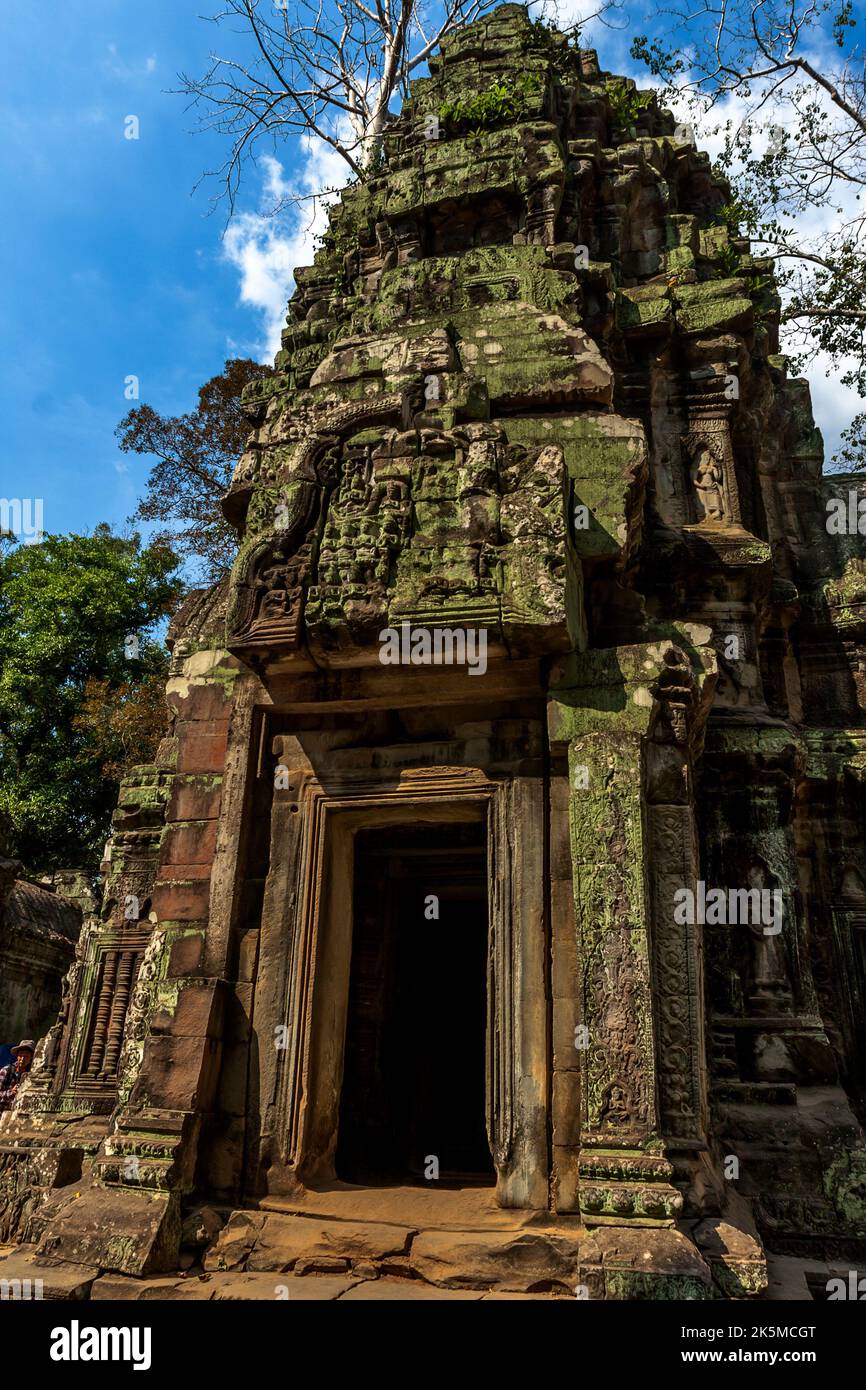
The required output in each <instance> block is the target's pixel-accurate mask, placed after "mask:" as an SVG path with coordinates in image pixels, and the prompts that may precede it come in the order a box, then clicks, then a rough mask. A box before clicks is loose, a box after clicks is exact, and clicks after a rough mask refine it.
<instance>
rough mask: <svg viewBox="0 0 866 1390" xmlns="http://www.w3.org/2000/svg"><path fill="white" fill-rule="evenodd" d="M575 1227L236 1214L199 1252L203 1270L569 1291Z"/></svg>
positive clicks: (574, 1277)
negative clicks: (437, 1224)
mask: <svg viewBox="0 0 866 1390" xmlns="http://www.w3.org/2000/svg"><path fill="white" fill-rule="evenodd" d="M583 1235H585V1232H584V1231H583V1230H582V1229H581V1228H580V1227H579V1226H578V1225H576V1224H575V1225H567V1226H565V1227H564V1228H557V1227H556V1226H553V1227H549V1226H548V1227H541V1226H533V1225H526V1224H518V1222H515V1223H513V1224H512V1225H511V1226H510V1227H509V1228H507V1229H494V1228H490V1227H489V1226H481V1227H476V1228H464V1229H454V1228H448V1229H438V1228H437V1229H431V1228H429V1227H428V1228H424V1227H422V1226H420V1225H418V1226H411V1225H396V1224H387V1223H384V1222H379V1221H363V1220H337V1219H334V1218H329V1217H322V1216H318V1215H313V1214H309V1215H299V1214H290V1213H277V1212H272V1211H236V1212H234V1213H233V1214H232V1216H231V1218H230V1219H229V1221H228V1222H227V1223H226V1225H225V1226H224V1227H223V1229H222V1231H220V1233H219V1235H218V1237H217V1239H216V1240H215V1242H214V1243H213V1244H212V1245H211V1246H210V1248H209V1249H208V1250H207V1251H206V1253H205V1255H204V1259H203V1267H204V1270H205V1271H206V1272H207V1273H229V1272H234V1271H237V1272H238V1273H247V1274H253V1273H256V1274H264V1273H267V1274H279V1273H283V1274H286V1273H293V1274H295V1275H299V1276H302V1277H303V1276H305V1275H308V1274H317V1275H331V1276H349V1275H355V1276H356V1277H359V1278H366V1279H369V1278H371V1277H379V1276H385V1277H394V1276H399V1277H402V1278H404V1279H406V1280H410V1281H412V1280H420V1281H424V1282H425V1283H427V1284H428V1285H433V1286H435V1287H436V1288H440V1289H443V1288H444V1289H474V1290H476V1291H478V1292H480V1293H484V1292H494V1291H495V1292H507V1293H534V1292H545V1293H559V1294H561V1295H562V1296H571V1297H573V1296H574V1290H575V1288H576V1286H577V1284H578V1282H579V1280H578V1255H579V1244H578V1242H579V1238H580V1237H582V1236H583Z"/></svg>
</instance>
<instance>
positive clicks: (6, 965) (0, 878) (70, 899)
mask: <svg viewBox="0 0 866 1390" xmlns="http://www.w3.org/2000/svg"><path fill="white" fill-rule="evenodd" d="M92 907H93V896H92V892H91V890H90V887H89V885H88V884H87V883H86V881H85V876H84V874H81V873H76V871H75V870H71V869H68V870H62V871H58V873H57V874H55V876H54V881H53V882H51V883H49V882H48V881H45V882H41V883H34V882H33V880H32V879H29V878H27V877H26V876H25V875H24V868H23V865H22V864H21V863H19V861H18V860H16V859H0V1040H2V1041H3V1042H5V1043H10V1044H15V1043H17V1042H19V1041H20V1039H21V1038H27V1037H38V1036H39V1035H40V1034H41V1033H44V1032H45V1031H46V1030H47V1029H48V1027H49V1025H50V1024H52V1023H53V1022H54V1017H55V1015H56V1013H57V1006H58V1004H59V1002H60V994H61V982H62V980H63V977H64V975H65V974H66V972H67V970H68V969H69V966H70V964H71V962H72V957H73V955H74V953H75V943H76V941H77V940H78V936H79V933H80V931H81V923H82V917H83V915H84V914H86V913H87V912H88V911H89V910H91V909H92Z"/></svg>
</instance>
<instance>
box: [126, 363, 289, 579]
mask: <svg viewBox="0 0 866 1390" xmlns="http://www.w3.org/2000/svg"><path fill="white" fill-rule="evenodd" d="M270 373H271V368H270V367H266V366H262V364H261V363H259V362H252V361H250V360H249V359H248V358H233V359H230V360H229V361H228V362H226V364H225V367H224V369H223V371H222V372H220V373H219V374H218V375H217V376H214V377H211V379H210V381H206V382H205V384H204V386H202V388H201V390H200V391H199V393H198V405H197V407H196V409H195V410H192V411H189V412H188V413H187V414H186V415H165V416H163V415H160V414H158V412H157V411H156V410H154V409H153V407H152V406H150V405H139V406H136V407H135V408H134V409H133V410H130V412H129V414H128V415H126V416H125V417H124V419H123V420H121V422H120V424H119V425H118V427H117V431H116V433H117V437H118V440H119V441H120V447H121V449H122V450H123V451H124V453H133V454H142V455H144V456H145V457H149V458H153V459H155V460H156V461H155V463H154V464H153V467H152V468H151V471H150V476H149V477H148V480H147V490H146V492H145V495H144V497H143V498H142V500H141V501H140V502H139V504H138V508H137V509H136V511H135V514H134V515H133V517H132V520H133V521H156V522H160V523H162V525H161V529H159V530H158V531H157V533H156V536H155V539H156V540H157V541H159V542H161V543H162V544H164V545H167V546H169V547H170V548H171V549H172V550H173V551H174V552H175V554H177V555H179V556H180V557H181V558H182V559H183V560H185V561H187V562H188V563H189V564H190V566H191V569H192V571H193V574H194V577H195V579H196V580H197V581H199V582H203V583H205V584H210V583H213V582H214V580H217V579H220V578H222V576H223V575H225V574H227V573H228V571H229V569H230V568H231V564H232V560H233V559H234V556H235V551H236V549H237V537H236V536H235V533H234V531H233V530H232V528H231V527H230V526H229V524H228V522H227V521H226V520H225V519H224V517H223V514H222V512H221V511H220V505H219V504H220V498H221V497H222V496H223V494H224V493H225V492H226V491H227V490H228V486H229V483H230V482H231V476H232V471H233V469H234V466H235V464H236V463H237V461H238V459H239V458H240V456H241V454H242V453H243V451H244V445H245V443H246V439H247V435H248V434H249V432H250V424H249V420H248V419H247V418H246V417H245V415H244V413H243V411H242V409H241V393H242V391H243V389H244V387H245V386H247V385H249V383H250V382H253V381H259V380H260V379H261V378H262V377H265V376H269V375H270Z"/></svg>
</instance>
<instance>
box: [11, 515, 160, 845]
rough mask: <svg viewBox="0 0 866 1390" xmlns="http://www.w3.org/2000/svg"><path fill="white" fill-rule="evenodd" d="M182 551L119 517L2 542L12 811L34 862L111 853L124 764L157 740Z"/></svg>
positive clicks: (16, 837) (15, 839)
mask: <svg viewBox="0 0 866 1390" xmlns="http://www.w3.org/2000/svg"><path fill="white" fill-rule="evenodd" d="M177 565H178V562H177V558H176V557H175V556H174V555H173V554H172V553H171V551H170V550H168V549H167V548H166V547H165V546H163V545H158V544H150V545H147V546H142V544H141V542H140V540H139V538H138V537H137V536H132V537H128V538H127V537H121V536H117V535H115V534H114V533H113V532H112V531H111V529H110V528H109V527H108V526H97V527H96V529H95V531H94V532H93V534H92V535H68V536H55V535H47V536H46V537H45V539H44V541H43V542H42V544H39V545H19V546H17V547H14V548H12V547H8V546H7V547H3V548H2V550H0V824H2V825H4V826H5V828H6V839H7V847H8V851H9V852H10V853H12V854H13V855H14V856H15V857H16V858H19V859H21V860H23V861H24V862H25V863H26V864H27V866H28V868H29V869H31V870H39V871H42V870H47V869H52V868H56V867H59V866H64V865H76V864H91V865H94V864H96V863H98V861H99V855H100V850H101V847H102V844H103V842H104V839H105V836H106V834H107V831H108V828H109V824H110V818H111V811H112V808H113V807H114V804H115V802H116V799H117V782H116V778H117V777H118V776H119V775H122V773H123V772H124V771H125V770H126V768H127V767H129V766H132V765H134V764H136V763H140V762H147V761H148V759H150V758H151V757H152V755H153V753H154V751H155V747H156V743H157V742H158V740H159V738H160V737H161V735H162V733H163V730H164V728H165V725H166V722H167V719H166V712H165V707H164V705H163V707H162V710H161V712H160V711H159V709H158V706H157V704H156V691H157V690H158V691H159V698H160V701H161V699H162V688H163V686H164V682H165V673H166V661H167V654H166V651H165V648H164V646H163V644H162V642H161V641H159V639H158V630H159V626H160V624H161V623H162V622H163V621H164V619H165V617H166V615H167V614H168V613H170V612H171V611H172V610H173V608H174V606H175V604H176V603H177V600H178V597H179V595H180V591H181V585H180V583H179V580H178V578H177Z"/></svg>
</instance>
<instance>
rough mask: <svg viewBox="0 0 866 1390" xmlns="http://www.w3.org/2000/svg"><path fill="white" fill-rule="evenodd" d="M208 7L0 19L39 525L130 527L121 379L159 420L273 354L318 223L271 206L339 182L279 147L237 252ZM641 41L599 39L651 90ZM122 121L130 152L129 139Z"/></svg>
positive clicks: (8, 366)
mask: <svg viewBox="0 0 866 1390" xmlns="http://www.w3.org/2000/svg"><path fill="white" fill-rule="evenodd" d="M214 8H215V6H211V4H210V3H209V0H199V2H198V3H188V0H147V2H146V3H145V4H142V5H130V4H129V3H128V0H54V3H53V4H47V5H46V4H41V5H16V6H14V7H10V6H6V7H4V8H3V10H2V11H0V52H2V54H3V60H2V61H3V67H4V81H3V83H2V90H0V119H2V130H3V137H2V140H0V188H2V189H3V193H4V205H5V206H4V215H3V218H2V220H0V335H2V342H3V344H4V347H5V353H4V358H5V363H4V365H5V370H4V371H3V373H2V375H0V421H2V435H0V496H4V497H41V498H43V499H44V527H45V529H46V530H47V531H59V532H63V531H71V530H84V529H90V528H92V527H93V526H94V525H96V524H97V523H98V522H99V521H110V522H112V523H113V524H115V525H118V526H122V525H123V523H124V522H125V519H126V518H127V517H128V516H129V514H130V513H131V512H132V511H133V509H134V507H135V503H136V500H137V497H138V495H139V494H140V492H141V491H142V489H143V485H144V480H145V478H146V475H147V463H146V461H145V460H143V459H138V458H137V457H135V456H131V455H122V454H121V453H120V452H119V451H118V449H117V446H116V442H115V439H114V429H115V426H116V424H117V422H118V420H119V419H120V418H121V417H122V416H123V415H124V414H125V412H126V411H127V410H128V408H129V405H130V402H129V401H128V400H126V399H125V398H124V386H125V380H126V378H127V377H128V376H130V375H133V374H134V375H135V376H137V377H138V378H139V381H140V392H141V399H142V400H143V401H147V402H148V403H150V404H151V405H153V406H154V407H155V408H156V409H158V410H159V411H160V412H162V413H176V412H180V411H182V410H185V409H189V408H190V407H191V406H192V405H193V404H194V400H195V393H196V390H197V388H198V386H199V385H200V384H201V383H202V382H203V381H204V380H206V379H207V378H208V377H209V376H211V375H213V374H214V373H215V372H217V371H219V370H220V369H221V367H222V364H223V362H224V360H225V358H226V357H227V356H232V355H240V354H248V355H251V356H259V357H266V356H267V354H268V350H269V349H273V347H274V346H275V343H276V340H277V337H278V333H279V326H280V322H281V320H282V317H283V310H284V305H285V300H286V297H287V294H288V291H289V288H290V283H291V269H292V267H293V266H294V265H296V264H303V263H306V262H308V260H309V243H310V228H309V226H308V225H306V222H307V221H308V219H305V223H304V225H301V223H300V222H299V221H298V220H297V219H295V220H294V221H292V219H291V218H289V219H288V220H283V222H281V223H280V222H277V223H275V222H273V221H271V220H269V219H267V218H264V217H263V216H262V215H261V209H262V207H264V206H265V205H266V204H267V201H268V198H269V196H270V197H272V194H273V191H274V190H277V191H279V189H280V188H283V187H285V186H286V184H287V183H288V184H291V185H297V184H298V183H301V184H306V185H307V186H310V185H312V184H313V183H315V182H316V180H317V179H319V178H321V179H323V180H324V181H325V182H333V181H334V172H335V168H334V165H333V162H330V163H329V161H328V160H327V159H326V160H322V159H321V157H319V156H317V155H315V154H312V155H311V154H310V152H309V151H307V150H305V149H304V148H303V147H302V146H300V144H295V145H294V147H290V146H288V145H286V146H283V147H282V148H281V150H280V151H279V154H280V160H281V164H276V163H275V162H274V161H264V162H263V163H262V164H261V166H260V168H259V171H258V174H257V175H256V174H255V173H254V174H253V175H252V176H251V177H250V178H249V179H248V181H247V183H246V185H245V186H244V191H243V196H242V200H241V205H240V209H239V214H238V217H237V218H236V220H235V222H234V224H233V226H232V228H231V229H230V232H229V236H228V239H227V240H226V241H224V240H223V232H224V226H225V215H224V209H222V208H220V209H219V210H217V212H215V213H212V212H211V205H210V198H209V191H213V189H212V188H211V189H210V190H209V189H208V188H207V187H202V188H200V189H199V190H198V192H196V193H193V186H194V184H195V182H196V180H197V179H198V177H199V175H200V174H201V172H202V170H203V169H205V168H207V167H209V166H211V165H213V164H214V163H216V162H218V159H219V156H220V152H221V146H220V145H219V144H218V143H217V141H216V137H213V136H210V135H202V134H193V133H192V128H193V126H194V124H195V117H194V115H193V113H190V112H187V111H185V109H184V100H183V98H182V97H180V96H177V95H174V94H172V92H171V89H172V88H173V87H176V86H177V77H176V74H177V73H178V71H179V70H181V69H184V70H187V71H190V72H195V73H199V72H201V71H202V70H203V69H204V68H205V66H206V63H207V57H208V52H209V49H210V46H211V44H213V43H214V42H215V41H216V36H215V32H214V27H213V26H212V25H209V24H207V23H205V22H204V21H203V20H202V19H200V18H199V13H202V12H208V11H211V12H212V10H213V9H214ZM631 13H632V14H633V13H634V12H633V10H632V11H631ZM631 33H632V26H631V24H627V25H626V27H625V28H624V29H623V30H621V31H620V32H619V33H616V34H612V33H604V32H602V33H600V34H599V35H598V36H597V37H596V42H597V45H598V47H599V49H600V56H601V59H602V63H603V65H604V66H607V67H609V68H613V69H616V70H620V71H628V72H632V73H633V74H634V75H635V76H640V77H641V78H642V74H638V73H637V71H636V69H635V68H634V65H633V64H632V63H631V62H630V60H629V59H628V56H627V52H628V44H629V41H630V37H631ZM642 80H645V79H642ZM129 116H135V117H137V118H138V122H139V138H138V139H137V140H131V139H126V138H125V128H126V118H127V117H129ZM815 382H816V407H817V413H818V416H819V423H821V424H822V426H823V427H824V429H825V435H826V436H827V439H828V443H831V442H832V440H833V438H834V437H835V435H836V434H837V433H838V429H839V428H840V427H841V425H842V424H843V423H844V419H843V418H842V415H841V414H840V410H839V400H838V396H837V395H836V394H834V391H833V390H831V389H830V386H828V384H827V378H826V375H825V374H824V373H822V372H818V373H816V374H815ZM831 385H832V383H831ZM842 413H843V414H844V412H842ZM847 413H848V414H850V413H851V412H850V411H848V412H847Z"/></svg>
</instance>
